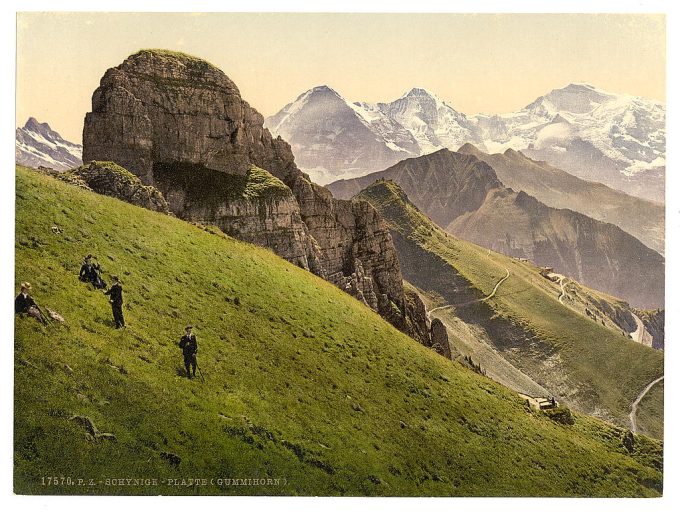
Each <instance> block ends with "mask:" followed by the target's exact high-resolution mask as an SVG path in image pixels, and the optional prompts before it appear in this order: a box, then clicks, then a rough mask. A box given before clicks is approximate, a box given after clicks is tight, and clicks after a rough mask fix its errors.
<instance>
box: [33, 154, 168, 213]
mask: <svg viewBox="0 0 680 512" xmlns="http://www.w3.org/2000/svg"><path fill="white" fill-rule="evenodd" d="M38 171H40V172H42V173H45V174H49V175H50V176H52V177H54V178H57V179H59V180H62V181H65V182H67V183H70V184H72V185H76V186H78V187H81V188H84V189H87V190H91V191H93V192H96V193H97V194H102V195H105V196H110V197H115V198H118V199H120V200H122V201H125V202H127V203H131V204H134V205H137V206H141V207H142V208H146V209H148V210H153V211H157V212H163V213H168V212H169V209H168V203H167V202H166V201H165V198H164V197H163V194H161V192H160V191H159V190H158V189H157V188H156V187H153V186H150V185H144V183H142V182H141V180H140V179H139V178H138V177H137V176H135V175H134V174H132V173H130V172H129V171H127V170H126V169H123V168H122V167H121V166H120V165H117V164H115V163H113V162H99V161H93V162H89V163H88V164H86V165H81V166H80V167H78V168H76V169H73V170H71V171H56V170H54V169H50V168H47V167H40V168H39V169H38Z"/></svg>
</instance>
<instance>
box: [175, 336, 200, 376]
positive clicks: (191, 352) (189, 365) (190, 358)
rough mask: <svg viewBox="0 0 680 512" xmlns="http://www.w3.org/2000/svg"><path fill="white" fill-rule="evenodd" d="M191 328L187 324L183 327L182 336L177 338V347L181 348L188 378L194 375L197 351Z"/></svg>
mask: <svg viewBox="0 0 680 512" xmlns="http://www.w3.org/2000/svg"><path fill="white" fill-rule="evenodd" d="M192 330H193V327H191V326H190V325H187V326H186V327H185V329H184V336H182V338H181V339H180V340H179V348H181V349H182V354H183V355H184V368H186V371H187V378H189V379H190V378H191V377H196V364H197V363H196V352H198V344H197V343H196V336H195V335H194V334H193V332H192ZM189 370H191V372H190V371H189Z"/></svg>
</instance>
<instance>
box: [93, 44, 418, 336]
mask: <svg viewBox="0 0 680 512" xmlns="http://www.w3.org/2000/svg"><path fill="white" fill-rule="evenodd" d="M263 122H264V119H263V117H262V116H261V115H260V114H259V113H258V112H257V111H256V110H255V109H253V108H252V107H251V106H250V105H249V104H248V103H247V102H245V101H244V100H243V99H242V98H241V95H240V92H239V90H238V88H237V87H236V85H235V84H234V83H233V82H232V81H231V80H230V79H229V78H228V77H227V76H226V75H225V74H224V73H223V72H222V71H221V70H219V69H218V68H216V67H214V66H213V65H211V64H209V63H208V62H206V61H204V60H201V59H198V58H195V57H191V56H188V55H185V54H181V53H176V52H169V51H164V50H142V51H140V52H138V53H136V54H134V55H131V56H130V57H128V58H127V59H126V60H125V61H124V62H123V63H122V64H120V65H119V66H117V67H115V68H111V69H109V70H108V71H106V73H105V74H104V76H103V77H102V79H101V82H100V85H99V87H98V88H97V89H96V90H95V92H94V94H93V96H92V112H90V113H88V114H87V115H86V117H85V125H84V129H83V161H85V162H89V161H92V160H111V161H115V162H116V163H118V164H120V165H122V166H123V167H125V168H126V169H128V170H130V171H131V172H132V173H134V174H135V175H137V176H139V178H140V179H141V180H142V181H143V182H144V183H145V184H147V185H153V186H155V187H157V188H158V189H159V190H161V191H162V192H163V194H164V195H165V197H166V198H167V200H168V203H169V207H170V210H171V211H172V212H173V213H174V214H176V215H177V216H179V217H181V218H184V219H187V220H196V221H201V222H209V223H212V224H215V225H217V226H219V227H220V228H221V229H223V230H224V231H225V232H227V233H229V234H230V235H233V236H235V237H237V238H240V239H243V240H246V241H249V242H254V243H257V244H259V245H263V246H266V247H270V248H271V249H272V250H274V251H275V252H276V253H277V254H279V255H281V256H282V257H284V258H286V259H288V260H289V261H291V262H294V263H295V264H297V265H300V266H301V267H303V268H305V269H308V270H310V271H312V272H314V273H316V274H317V275H320V276H322V277H324V278H326V279H328V280H329V281H331V282H333V283H335V284H336V285H338V286H340V287H341V288H343V289H345V290H347V291H348V292H349V293H351V294H353V295H354V296H355V297H357V298H358V299H359V300H362V301H364V302H365V303H366V304H367V305H368V306H369V307H371V308H373V309H374V310H376V311H378V312H379V313H380V314H381V315H383V316H384V317H385V318H387V319H388V320H390V321H391V322H392V323H394V324H395V325H396V326H397V327H400V328H402V329H403V330H405V332H407V333H408V334H411V335H412V336H414V337H416V338H417V339H419V341H421V342H424V343H427V344H429V331H428V329H427V325H416V324H417V323H418V322H416V321H415V320H413V319H409V308H408V307H407V301H406V299H405V295H404V289H403V285H402V276H401V271H400V269H399V262H398V259H397V254H396V251H395V249H394V246H393V244H392V239H391V237H390V234H389V230H388V228H387V227H386V225H385V223H384V222H383V221H382V219H381V218H380V217H379V215H378V214H377V213H376V211H375V210H374V209H373V207H372V206H370V205H369V204H368V203H366V202H363V201H340V200H336V199H334V198H333V197H332V195H331V193H330V192H329V191H328V190H326V189H324V188H323V187H320V186H318V185H316V184H314V183H312V182H311V181H310V180H309V177H308V176H307V175H306V174H304V173H303V172H301V171H300V170H299V169H298V168H297V166H296V165H295V161H294V158H293V154H292V152H291V150H290V146H289V145H288V144H287V143H286V142H285V141H283V140H282V139H281V138H276V139H274V138H273V137H272V136H271V134H270V133H269V131H268V130H267V129H265V128H264V126H263ZM253 166H255V168H258V169H259V170H257V171H253V169H254V167H253ZM262 170H266V171H267V173H265V174H263V173H264V172H265V171H262ZM269 173H270V174H271V176H270V178H271V179H269V178H268V177H267V176H268V175H269ZM273 180H276V181H277V182H278V183H277V182H274V181H273ZM423 336H425V337H426V338H423Z"/></svg>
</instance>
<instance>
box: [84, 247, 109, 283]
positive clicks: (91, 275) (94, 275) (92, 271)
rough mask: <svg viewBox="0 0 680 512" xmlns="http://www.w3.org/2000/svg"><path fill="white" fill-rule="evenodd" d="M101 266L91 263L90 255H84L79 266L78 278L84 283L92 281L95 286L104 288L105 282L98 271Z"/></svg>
mask: <svg viewBox="0 0 680 512" xmlns="http://www.w3.org/2000/svg"><path fill="white" fill-rule="evenodd" d="M100 270H101V267H100V266H99V264H98V263H92V255H91V254H88V255H87V256H85V260H84V261H83V265H82V266H81V267H80V275H79V276H78V277H79V279H80V280H81V281H83V282H85V283H92V284H93V285H94V287H95V288H106V283H105V282H104V281H103V280H102V278H101V276H100V275H99V272H100Z"/></svg>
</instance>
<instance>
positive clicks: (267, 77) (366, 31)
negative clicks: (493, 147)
mask: <svg viewBox="0 0 680 512" xmlns="http://www.w3.org/2000/svg"><path fill="white" fill-rule="evenodd" d="M140 48H168V49H172V50H180V51H184V52H187V53H190V54H193V55H196V56H199V57H202V58H205V59H207V60H209V61H210V62H212V63H213V64H215V65H217V66H218V67H220V68H221V69H222V70H223V71H224V72H225V73H226V74H227V75H228V76H229V77H230V78H231V79H232V80H233V81H234V82H235V83H236V85H237V86H238V87H239V89H240V91H241V94H242V96H243V97H244V99H246V100H247V101H248V102H249V103H250V104H251V105H253V106H254V107H255V108H256V109H258V110H259V111H260V112H261V113H262V114H263V115H265V116H268V115H271V114H274V113H275V112H276V111H278V110H279V109H280V108H281V107H282V106H283V105H285V104H286V103H289V102H290V101H292V100H294V99H295V98H296V97H297V96H298V95H299V94H301V93H302V92H304V91H305V90H307V89H309V88H311V87H314V86H316V85H322V84H326V85H329V86H331V87H333V88H334V89H335V90H337V91H338V92H339V93H340V94H341V95H343V96H344V97H345V98H347V99H348V100H351V101H370V102H375V101H391V100H394V99H396V98H398V97H399V96H401V95H402V94H403V93H404V92H406V91H407V90H409V89H410V88H412V87H414V86H418V87H425V88H427V89H430V90H431V91H433V92H435V93H436V94H438V95H439V96H440V97H441V98H443V99H444V100H445V101H447V103H449V104H450V105H452V106H453V107H454V108H456V109H457V110H459V111H462V112H465V113H466V114H475V113H477V112H487V113H504V112H510V111H514V110H517V109H519V108H521V107H523V106H525V105H527V104H528V103H530V102H531V101H533V100H534V99H535V98H536V97H537V96H540V95H542V94H545V93H546V92H548V91H550V90H551V89H554V88H557V87H561V86H564V85H566V84H568V83H570V82H588V83H591V84H593V85H595V86H597V87H600V88H602V89H606V90H610V91H613V92H623V93H629V94H635V95H640V96H646V97H649V98H653V99H657V100H660V101H665V20H664V17H663V16H662V15H639V14H637V15H635V14H634V15H620V14H567V15H563V14H547V15H545V14H544V15H532V14H529V15H512V14H498V15H494V14H484V15H476V14H423V15H414V14H158V13H149V14H120V13H56V14H55V13H21V14H19V15H18V19H17V81H18V82H17V118H16V123H17V126H22V125H23V124H24V122H25V121H26V119H27V118H28V117H29V116H34V117H36V118H37V119H38V120H39V121H41V122H44V121H47V122H49V123H50V125H51V126H52V127H53V128H54V129H56V130H57V131H58V132H60V133H61V134H62V135H63V136H64V137H65V138H67V139H69V140H72V141H74V142H80V141H81V136H82V126H83V118H84V116H85V113H86V112H88V111H89V110H90V100H91V97H92V92H93V91H94V89H95V88H96V87H97V85H98V84H99V79H100V78H101V76H102V75H103V74H104V72H105V71H106V69H108V68H109V67H112V66H116V65H118V64H120V63H121V62H122V61H123V60H124V59H125V58H126V57H127V56H128V55H129V54H131V53H134V52H136V51H137V50H139V49H140Z"/></svg>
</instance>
